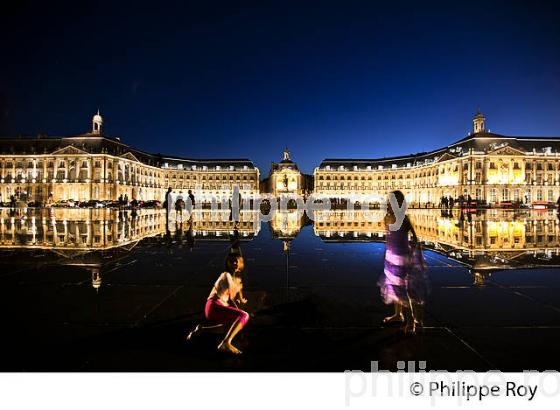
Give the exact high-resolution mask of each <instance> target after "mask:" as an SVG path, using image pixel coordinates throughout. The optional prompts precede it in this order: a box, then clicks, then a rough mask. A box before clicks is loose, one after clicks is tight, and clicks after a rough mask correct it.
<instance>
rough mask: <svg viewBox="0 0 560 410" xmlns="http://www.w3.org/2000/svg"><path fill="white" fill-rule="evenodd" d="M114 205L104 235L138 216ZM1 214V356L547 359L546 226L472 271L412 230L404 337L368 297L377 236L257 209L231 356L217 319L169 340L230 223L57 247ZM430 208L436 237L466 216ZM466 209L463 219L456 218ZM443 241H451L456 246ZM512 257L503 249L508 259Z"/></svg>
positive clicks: (146, 362)
mask: <svg viewBox="0 0 560 410" xmlns="http://www.w3.org/2000/svg"><path fill="white" fill-rule="evenodd" d="M3 212H4V211H3ZM127 212H128V211H127ZM127 212H121V215H116V216H113V215H112V216H111V218H113V219H112V222H111V223H109V224H107V223H105V224H101V225H102V226H103V227H107V229H109V228H108V226H109V225H110V229H114V231H115V232H116V233H115V234H114V235H113V236H112V237H110V238H109V239H110V240H111V241H113V242H116V241H117V238H116V236H115V235H118V232H122V230H123V229H129V228H132V230H133V231H134V229H136V230H140V229H141V227H139V226H134V223H135V222H134V220H135V219H134V218H139V219H137V221H138V222H136V223H139V221H141V220H142V218H143V217H144V214H139V215H130V214H129V213H128V214H127ZM2 215H3V220H2V235H3V236H2V244H3V245H2V250H1V251H0V268H1V270H0V292H1V295H0V303H1V304H2V314H3V333H2V347H3V348H2V350H1V352H2V353H1V355H2V359H1V366H0V368H1V370H3V371H336V372H338V371H344V370H358V369H359V370H364V371H368V370H370V368H371V362H372V361H378V362H379V366H380V367H381V368H384V369H389V370H395V369H396V366H397V361H402V360H405V361H426V367H427V369H442V370H443V369H446V370H467V369H471V370H478V371H483V370H490V369H499V370H504V371H521V370H546V369H556V370H558V369H560V359H559V355H558V346H559V345H560V298H559V297H558V292H559V291H560V269H559V268H558V266H557V265H556V264H555V258H557V256H558V255H557V253H555V254H554V252H557V248H558V237H557V236H554V237H553V238H550V235H546V234H545V238H544V240H545V242H546V241H548V243H550V242H551V241H552V242H554V243H553V245H551V247H550V248H551V249H554V250H555V251H554V252H553V253H550V252H548V253H547V252H545V253H544V254H542V255H541V256H538V255H537V256H535V255H532V256H531V258H533V262H531V263H529V262H527V263H526V262H524V263H523V264H521V265H520V266H513V262H511V263H505V262H504V255H503V254H500V255H501V256H496V255H494V257H493V258H494V259H492V261H493V263H494V264H495V265H496V264H497V266H493V267H492V266H490V267H491V268H492V269H489V266H488V261H487V260H484V258H483V257H484V255H483V256H482V259H483V264H482V265H481V266H482V267H481V269H482V268H488V269H486V270H480V272H483V273H482V278H481V275H480V274H477V273H476V272H477V271H476V269H475V268H476V267H477V266H476V265H475V264H473V263H472V260H474V259H476V255H475V254H472V253H471V256H470V259H469V256H468V252H467V253H464V254H463V255H464V256H462V257H458V255H457V254H455V253H453V251H452V250H450V249H451V248H450V246H451V245H450V243H449V241H448V240H445V241H444V240H442V242H441V243H439V245H438V244H437V243H435V242H434V241H433V240H431V241H426V247H425V251H424V252H425V257H426V260H427V263H428V266H429V269H428V277H429V280H430V284H431V293H430V295H429V298H428V302H427V305H426V308H425V312H424V314H423V319H424V320H423V321H424V326H423V328H422V329H421V330H420V331H419V333H418V334H417V335H415V336H404V335H402V334H401V333H400V332H399V331H398V329H397V328H395V327H384V326H382V319H383V317H385V316H387V315H388V314H389V313H390V312H391V308H390V306H386V305H384V304H383V302H382V300H381V297H380V293H379V288H378V287H377V285H376V282H377V279H378V277H379V275H380V274H381V272H382V269H383V257H384V250H385V246H384V244H383V243H382V242H381V241H377V240H374V239H373V237H370V236H368V238H372V239H371V240H364V238H362V237H361V236H359V235H358V236H356V234H353V235H348V236H344V235H342V234H336V233H334V232H333V233H327V234H325V233H324V232H322V231H321V229H320V228H319V226H318V223H317V222H315V224H316V225H315V226H313V224H312V223H311V222H310V221H306V222H304V223H299V224H296V225H298V226H296V227H295V228H294V229H292V230H290V223H289V221H288V222H286V221H284V223H283V224H280V228H278V226H276V225H275V221H274V220H273V221H271V222H269V223H262V224H261V225H260V227H258V228H256V229H255V230H254V232H252V233H250V234H245V233H242V234H241V235H240V237H239V238H240V240H241V250H242V253H243V255H244V257H245V260H246V272H245V279H244V280H245V294H246V297H247V299H248V300H249V302H248V305H247V310H248V311H249V312H250V313H251V318H250V320H249V323H248V325H247V326H246V328H245V329H243V331H242V332H241V333H240V334H239V336H238V338H237V339H236V345H237V346H238V347H239V348H240V349H241V350H242V351H243V352H244V354H243V355H241V356H231V355H227V354H224V353H220V352H218V351H217V350H216V346H217V344H218V343H219V341H220V338H221V334H220V332H219V330H218V331H216V332H208V333H205V334H202V335H200V336H198V337H196V338H195V339H194V340H192V341H190V342H186V340H185V335H186V333H187V332H188V331H189V330H192V328H193V327H194V326H195V325H196V324H197V323H200V322H201V320H202V319H203V314H204V312H203V311H204V305H205V301H206V298H207V296H208V293H209V292H210V289H211V287H212V285H213V283H214V281H215V280H216V278H217V276H218V275H219V274H220V272H221V271H222V270H223V261H224V256H225V255H226V253H227V252H228V250H229V248H230V245H231V240H230V236H231V232H229V234H227V233H224V234H219V235H217V234H215V232H214V234H212V231H211V228H208V230H207V231H203V230H198V231H197V232H193V231H192V227H191V231H190V232H188V230H187V228H186V227H187V224H183V225H180V224H177V225H175V226H174V227H173V228H174V229H173V231H172V232H170V233H169V234H166V233H165V232H158V229H159V225H157V226H156V228H155V230H154V231H153V232H152V231H149V230H148V229H146V230H145V231H142V232H140V233H139V234H138V235H139V236H138V238H139V239H138V240H130V241H127V240H123V241H122V243H121V244H120V245H119V246H103V247H101V248H100V249H89V248H88V246H89V245H87V244H86V246H85V248H84V246H81V247H80V246H78V245H76V246H74V247H73V248H72V247H71V248H70V250H65V249H64V247H63V246H55V245H53V246H50V247H49V246H39V245H40V244H41V240H42V239H41V238H36V237H35V235H33V236H34V238H33V239H30V235H31V233H30V232H31V231H29V229H28V228H26V227H25V225H26V224H29V223H31V222H29V221H31V220H32V219H33V218H32V215H31V214H29V213H27V214H19V215H13V214H12V215H8V214H6V213H3V214H2ZM494 216H495V217H496V218H497V219H498V220H499V219H500V218H501V217H502V216H500V215H494ZM49 217H50V218H52V219H56V218H57V217H58V216H56V215H55V216H53V215H52V214H49V216H48V217H47V222H45V223H44V225H45V226H47V225H49V223H50V222H49V220H48V218H49ZM86 217H87V218H91V219H90V220H89V221H90V222H88V223H86V225H84V226H81V227H80V228H79V229H78V230H76V231H73V228H72V229H70V228H69V227H70V226H71V225H72V223H71V222H72V221H71V220H72V218H71V217H69V216H68V215H65V216H63V217H62V216H61V217H60V218H59V219H61V220H62V219H64V221H65V222H64V224H62V225H60V226H59V227H58V228H59V229H57V231H56V233H55V234H54V236H55V237H56V236H57V235H59V233H60V232H62V230H63V229H65V230H66V231H65V234H64V235H66V236H65V238H66V239H67V238H68V235H70V234H69V232H70V231H71V232H78V231H79V232H80V233H78V234H75V233H74V234H75V235H77V237H78V238H79V237H80V236H81V235H83V232H85V231H86V230H92V229H94V226H93V225H94V222H93V221H96V220H99V219H100V217H98V216H95V215H93V217H92V215H91V214H88V215H86ZM492 217H493V216H485V218H486V219H485V224H486V225H485V227H486V228H484V229H494V228H492V225H491V222H489V220H490V219H492ZM83 218H84V217H83V215H80V216H78V217H76V218H75V219H76V220H81V219H83ZM150 218H152V219H150V221H152V222H153V221H154V219H153V217H152V216H150ZM419 218H420V217H419ZM434 218H435V220H437V221H438V222H437V223H438V224H439V225H438V227H437V234H436V236H438V237H440V238H443V237H444V236H445V235H447V234H448V232H447V231H446V230H448V229H451V230H452V231H453V232H454V233H453V235H455V236H454V237H461V238H463V236H462V234H461V230H462V229H470V228H469V227H466V228H465V227H464V226H463V225H462V222H461V221H460V220H459V221H458V220H457V219H458V217H457V216H452V217H451V216H449V215H447V216H442V215H441V214H440V213H439V211H437V212H436V213H435V216H434ZM461 218H463V216H461ZM473 218H474V220H476V217H473ZM547 218H548V220H549V221H550V222H549V223H550V224H552V226H553V227H554V228H553V229H554V235H557V234H558V222H557V216H556V214H555V213H552V212H551V213H549V214H548V216H544V217H543V216H541V215H536V216H535V215H521V216H518V217H515V218H513V217H512V218H511V220H515V221H518V222H519V221H522V226H523V227H524V228H523V229H524V231H523V237H524V238H527V236H528V234H527V232H529V231H530V230H531V229H532V228H531V227H532V226H533V225H532V221H533V220H543V219H544V220H547ZM18 219H19V225H18ZM42 219H43V220H44V219H45V216H44V214H40V215H35V216H34V219H33V224H34V226H35V228H34V229H35V231H34V232H37V233H36V235H37V236H39V237H40V236H41V233H42V231H41V228H40V227H39V228H37V226H38V225H41V223H40V221H41V220H42ZM117 219H118V220H119V221H120V222H118V223H117V222H115V221H116V220H117ZM298 221H300V219H298ZM413 221H414V219H413ZM418 221H421V219H418ZM442 221H443V222H442ZM446 221H451V222H446ZM440 222H441V223H440ZM465 223H466V222H465ZM469 223H471V225H472V226H474V223H472V220H470V221H469ZM549 223H547V224H546V225H547V227H548V228H547V229H550V225H549ZM111 224H112V225H116V226H112V225H111ZM419 224H420V223H419ZM448 225H449V226H448ZM49 226H52V227H53V228H52V229H54V227H55V225H54V223H53V224H52V225H49ZM209 226H210V225H209ZM359 226H361V224H360V225H359ZM520 226H521V225H520ZM535 226H536V228H535V229H536V230H538V229H540V228H538V224H536V225H535ZM510 228H511V227H508V228H507V229H509V230H510V231H511V229H510ZM517 228H518V227H517V225H516V226H514V227H513V228H512V229H513V231H515V229H517ZM10 229H12V231H14V230H19V231H20V233H19V235H20V236H19V237H16V236H17V235H16V236H12V238H11V239H10V236H9V233H10ZM22 229H23V233H22ZM45 229H47V230H50V229H51V228H45ZM142 229H143V228H142ZM457 230H459V235H458V236H457V235H456V233H457ZM12 233H13V232H12ZM74 234H72V235H74ZM14 235H15V234H14ZM45 235H47V233H45ZM337 235H339V236H340V237H337ZM419 235H420V232H419ZM488 235H489V237H490V238H491V235H492V233H490V234H488ZM512 235H515V233H513V234H512ZM94 236H95V235H94ZM125 236H126V235H125ZM420 236H421V235H420ZM14 238H15V239H14ZM43 238H44V237H43ZM344 238H347V239H348V240H345V239H344ZM129 239H130V238H129ZM94 240H96V239H92V241H94ZM462 240H463V239H461V241H462ZM10 241H12V242H10ZM535 241H536V240H535ZM535 241H533V242H532V243H529V242H528V243H526V244H525V245H524V246H525V248H526V247H532V246H533V245H535ZM78 242H79V241H78ZM512 242H514V239H512ZM10 243H11V244H12V246H7V244H10ZM30 243H31V245H30ZM92 243H93V242H92ZM475 244H476V242H475V241H473V246H475ZM106 245H107V244H106ZM535 246H536V245H535ZM545 247H546V246H545ZM459 248H461V249H463V251H464V246H463V245H461V246H457V249H459ZM450 253H452V254H453V255H454V256H455V257H451V256H450ZM516 255H517V254H516ZM539 255H540V254H539ZM473 258H474V259H473ZM500 258H501V259H500ZM523 258H526V256H524V254H522V253H520V252H519V253H518V255H517V256H515V257H512V259H511V261H515V260H524V259H523ZM539 258H540V259H539ZM479 259H480V258H479ZM500 261H501V262H500ZM484 263H486V264H484ZM500 264H501V265H500ZM502 265H503V266H502Z"/></svg>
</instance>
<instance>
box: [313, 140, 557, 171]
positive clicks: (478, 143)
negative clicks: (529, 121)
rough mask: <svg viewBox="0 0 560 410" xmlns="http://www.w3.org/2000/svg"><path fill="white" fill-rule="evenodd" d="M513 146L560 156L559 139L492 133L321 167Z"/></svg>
mask: <svg viewBox="0 0 560 410" xmlns="http://www.w3.org/2000/svg"><path fill="white" fill-rule="evenodd" d="M506 146H508V147H511V148H513V149H514V150H518V151H521V152H523V153H532V152H535V153H545V152H548V153H560V137H512V136H505V135H499V134H495V133H490V132H485V131H483V132H478V133H476V134H472V135H468V136H467V137H465V138H463V139H461V140H459V141H457V142H455V143H453V144H451V145H448V146H447V147H443V148H439V149H435V150H433V151H429V152H420V153H416V154H410V155H401V156H397V157H383V158H359V159H358V158H340V159H338V158H327V159H325V160H323V161H322V162H321V165H320V167H321V168H324V167H326V166H330V167H331V168H333V167H335V168H336V167H340V166H344V167H354V166H357V167H360V168H363V167H367V166H371V167H372V168H379V167H380V166H383V167H389V168H391V167H392V166H393V165H396V167H403V166H405V167H406V166H408V164H410V166H415V165H421V164H425V163H429V162H435V161H437V160H439V159H441V158H442V157H443V156H444V155H445V154H448V155H449V156H451V157H457V156H462V155H464V154H466V153H468V152H469V150H470V149H472V150H473V151H474V152H475V153H476V152H482V153H488V152H492V151H496V150H498V149H500V148H503V147H506Z"/></svg>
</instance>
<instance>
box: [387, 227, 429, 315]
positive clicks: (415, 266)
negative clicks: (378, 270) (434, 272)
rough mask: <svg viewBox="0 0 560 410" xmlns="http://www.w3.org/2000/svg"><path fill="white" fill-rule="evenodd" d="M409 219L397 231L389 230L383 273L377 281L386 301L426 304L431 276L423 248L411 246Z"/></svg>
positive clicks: (389, 302) (388, 302)
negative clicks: (428, 282)
mask: <svg viewBox="0 0 560 410" xmlns="http://www.w3.org/2000/svg"><path fill="white" fill-rule="evenodd" d="M410 229H411V226H410V222H409V220H408V218H406V219H405V220H404V221H403V224H402V225H401V227H400V229H399V230H397V231H391V230H390V229H388V230H387V240H386V244H385V262H384V266H383V274H382V275H381V276H380V277H379V280H378V282H377V284H378V285H379V287H380V289H381V297H382V298H383V301H384V302H385V303H386V304H391V303H395V302H398V303H402V302H408V300H409V298H410V299H411V300H412V301H413V302H415V303H419V304H422V303H424V301H425V299H426V296H427V291H428V288H427V278H426V275H425V274H426V269H425V263H424V259H423V256H422V251H421V250H420V249H419V248H415V249H411V247H410V244H409V241H408V233H409V231H410Z"/></svg>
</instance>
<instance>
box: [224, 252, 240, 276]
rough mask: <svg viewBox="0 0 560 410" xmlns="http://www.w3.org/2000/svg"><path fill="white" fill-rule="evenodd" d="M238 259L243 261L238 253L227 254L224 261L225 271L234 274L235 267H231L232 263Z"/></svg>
mask: <svg viewBox="0 0 560 410" xmlns="http://www.w3.org/2000/svg"><path fill="white" fill-rule="evenodd" d="M238 258H240V259H243V256H241V255H240V254H238V253H228V254H227V255H226V260H225V267H224V269H225V271H226V272H229V273H231V274H232V275H233V274H235V267H234V266H233V262H234V261H236V260H237V259H238Z"/></svg>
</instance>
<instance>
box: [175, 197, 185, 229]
mask: <svg viewBox="0 0 560 410" xmlns="http://www.w3.org/2000/svg"><path fill="white" fill-rule="evenodd" d="M184 209H185V201H184V199H183V192H179V195H178V196H177V199H176V200H175V212H176V213H177V218H179V216H181V222H182V221H183V210H184Z"/></svg>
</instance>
